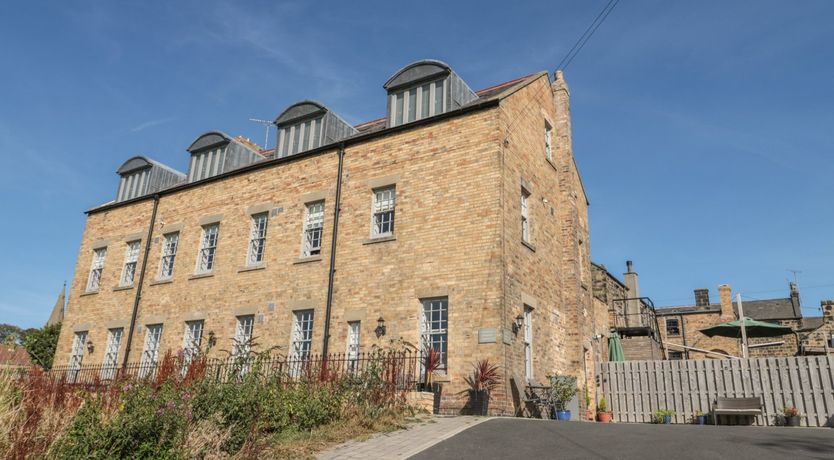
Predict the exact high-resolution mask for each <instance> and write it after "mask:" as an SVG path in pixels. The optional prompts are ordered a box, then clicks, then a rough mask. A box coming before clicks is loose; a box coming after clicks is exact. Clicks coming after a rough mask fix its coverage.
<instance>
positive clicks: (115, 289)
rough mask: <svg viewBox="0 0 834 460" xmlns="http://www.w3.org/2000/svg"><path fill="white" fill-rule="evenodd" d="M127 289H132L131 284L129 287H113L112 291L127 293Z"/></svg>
mask: <svg viewBox="0 0 834 460" xmlns="http://www.w3.org/2000/svg"><path fill="white" fill-rule="evenodd" d="M129 289H133V285H132V284H131V285H130V286H115V287H114V288H113V291H127V290H129Z"/></svg>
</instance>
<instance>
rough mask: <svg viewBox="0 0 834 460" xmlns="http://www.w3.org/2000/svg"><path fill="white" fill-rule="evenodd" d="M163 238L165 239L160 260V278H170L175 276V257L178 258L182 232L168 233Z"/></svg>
mask: <svg viewBox="0 0 834 460" xmlns="http://www.w3.org/2000/svg"><path fill="white" fill-rule="evenodd" d="M163 238H165V241H164V242H163V243H162V257H161V259H160V260H159V279H170V278H171V277H172V276H174V259H176V258H177V246H178V245H179V241H180V233H179V232H174V233H166V234H165V235H163Z"/></svg>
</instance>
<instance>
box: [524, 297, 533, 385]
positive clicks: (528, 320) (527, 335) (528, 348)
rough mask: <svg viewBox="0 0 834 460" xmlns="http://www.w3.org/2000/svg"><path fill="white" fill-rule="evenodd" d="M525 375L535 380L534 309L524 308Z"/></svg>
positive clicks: (528, 378)
mask: <svg viewBox="0 0 834 460" xmlns="http://www.w3.org/2000/svg"><path fill="white" fill-rule="evenodd" d="M524 375H525V377H527V380H531V379H532V378H533V309H532V308H530V307H528V306H527V305H525V306H524Z"/></svg>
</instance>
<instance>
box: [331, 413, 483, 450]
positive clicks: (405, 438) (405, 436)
mask: <svg viewBox="0 0 834 460" xmlns="http://www.w3.org/2000/svg"><path fill="white" fill-rule="evenodd" d="M485 420H488V419H487V418H485V417H432V418H429V419H427V420H425V421H423V422H419V423H415V424H414V425H410V426H409V427H408V428H407V429H404V430H399V431H393V432H391V433H380V434H377V435H375V436H374V437H372V438H371V439H368V440H367V441H349V442H347V443H345V444H341V445H338V446H336V447H334V448H332V449H329V450H326V451H324V452H322V453H320V454H319V455H318V456H317V457H316V458H317V459H319V460H349V459H374V458H384V459H391V460H395V459H405V458H408V457H410V456H412V455H414V454H416V453H418V452H420V451H422V450H425V449H427V448H429V447H431V446H433V445H434V444H437V443H438V442H441V441H443V440H444V439H447V438H450V437H452V436H454V435H456V434H458V433H460V432H461V431H463V430H466V429H467V428H470V427H473V426H475V425H477V424H479V423H481V422H483V421H485Z"/></svg>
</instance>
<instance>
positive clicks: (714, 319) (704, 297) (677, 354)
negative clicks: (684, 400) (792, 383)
mask: <svg viewBox="0 0 834 460" xmlns="http://www.w3.org/2000/svg"><path fill="white" fill-rule="evenodd" d="M694 292H695V305H684V306H675V307H664V308H659V309H658V310H657V315H658V319H659V320H660V321H661V332H662V334H663V339H664V342H665V343H666V344H667V346H668V347H669V358H670V359H704V358H719V359H720V358H723V357H725V356H724V355H730V356H741V355H742V353H741V341H740V340H738V339H734V338H726V337H707V336H706V335H704V334H702V333H701V332H700V330H701V329H704V328H707V327H710V326H714V325H717V324H721V323H724V322H727V321H733V320H735V319H737V318H738V305H737V303H735V302H733V295H732V289H731V288H730V286H729V285H727V284H722V285H720V286H719V287H718V292H719V303H717V304H716V303H710V295H709V290H708V289H696V290H695V291H694ZM827 302H830V301H823V312H825V311H829V314H828V316H826V315H825V314H824V315H823V316H822V317H803V316H802V304H801V299H800V295H799V289H798V288H797V286H796V284H794V283H790V286H789V296H788V297H785V298H776V299H764V300H742V307H743V309H744V316H746V317H748V318H752V319H755V320H759V321H766V322H771V323H775V324H781V325H784V326H789V327H790V328H791V329H793V331H794V333H793V334H787V335H784V336H781V337H775V338H774V337H767V338H753V337H751V338H749V340H748V343H749V344H750V345H751V347H750V348H749V353H748V355H749V356H750V357H751V358H761V357H780V356H796V355H800V354H809V353H811V352H812V350H813V351H814V352H817V353H824V345H825V344H826V343H829V344H830V338H829V339H828V341H827V342H826V337H827V336H826V333H827V332H828V331H834V329H832V327H834V324H832V321H831V315H830V308H829V309H828V310H826V309H825V307H826V306H827V305H828V304H827ZM829 335H830V334H829ZM779 342H781V343H779ZM764 344H772V345H767V346H756V345H764ZM675 345H683V346H686V347H690V348H689V349H687V348H683V347H676V346H675ZM693 348H695V349H693Z"/></svg>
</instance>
